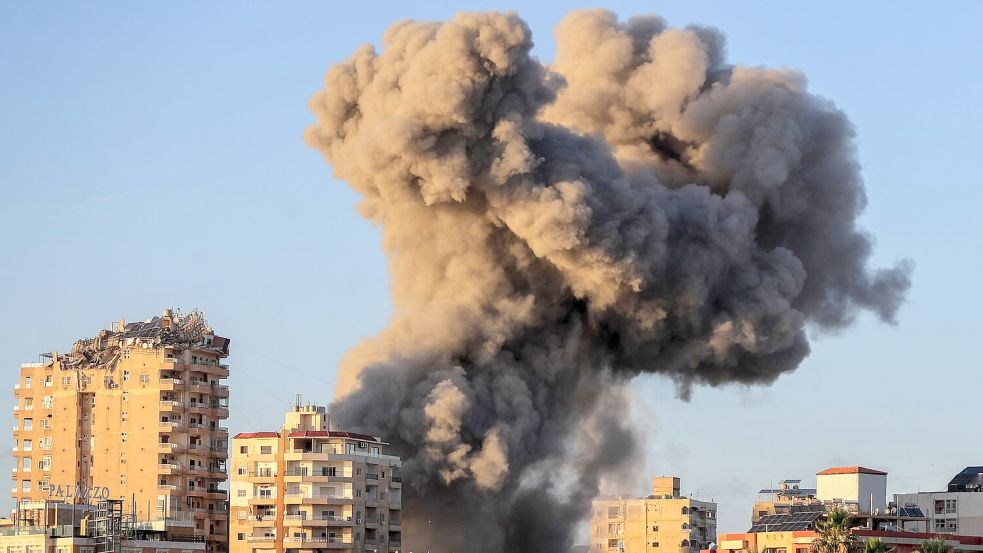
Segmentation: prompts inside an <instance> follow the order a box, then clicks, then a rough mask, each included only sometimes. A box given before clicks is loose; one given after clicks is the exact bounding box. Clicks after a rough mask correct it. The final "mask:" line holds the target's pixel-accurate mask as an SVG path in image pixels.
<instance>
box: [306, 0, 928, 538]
mask: <svg viewBox="0 0 983 553" xmlns="http://www.w3.org/2000/svg"><path fill="white" fill-rule="evenodd" d="M557 46H558V48H557V62H556V65H555V66H554V67H552V68H549V67H544V66H543V65H542V64H541V63H540V62H539V61H537V60H536V59H534V58H532V57H530V50H531V48H532V39H531V35H530V32H529V29H528V28H527V27H526V25H525V23H524V22H523V21H522V20H521V19H519V18H518V17H517V16H515V15H512V14H498V13H489V14H461V15H458V16H456V17H455V18H454V19H453V20H452V21H450V22H446V23H419V22H403V23H398V24H396V25H394V26H393V27H392V28H390V29H389V31H387V32H386V34H385V37H384V39H383V46H382V49H381V50H382V51H381V52H376V51H375V50H374V49H373V48H372V47H371V46H365V47H363V48H361V49H360V50H359V51H358V52H356V53H355V55H353V56H352V58H351V59H349V60H347V61H345V62H342V63H340V64H338V65H335V66H334V67H332V68H331V69H330V70H329V71H328V74H327V78H326V83H325V89H324V90H323V91H322V92H319V93H318V94H317V95H315V97H314V99H313V101H312V103H311V105H312V109H313V110H314V112H315V114H316V115H317V122H316V123H315V124H314V125H313V126H312V127H311V128H310V129H309V130H308V134H307V139H308V142H309V143H310V144H311V145H312V146H314V147H316V148H317V149H319V150H320V151H321V152H323V153H324V155H325V157H326V158H327V160H328V161H329V163H331V165H332V166H333V167H334V170H335V174H336V175H337V176H338V178H340V179H343V180H345V181H347V182H348V183H349V184H350V185H351V186H352V188H353V189H355V190H356V191H357V192H359V193H360V194H361V195H362V197H363V200H362V202H361V204H360V210H361V212H362V213H363V214H364V215H365V216H366V217H368V218H370V219H371V220H372V221H374V222H377V223H378V224H379V225H380V226H381V227H382V232H383V247H384V249H385V251H386V253H387V255H388V256H389V259H390V276H391V292H392V297H393V303H394V307H395V313H394V314H393V317H392V321H391V322H390V325H389V327H388V328H387V329H386V330H384V331H383V332H382V333H381V334H380V335H378V336H376V337H375V338H372V339H371V340H367V341H365V342H364V343H362V344H360V345H359V346H358V347H356V348H355V349H354V350H353V351H352V352H350V354H349V355H348V357H347V358H346V359H345V361H344V363H343V366H342V367H341V371H342V376H341V379H340V380H341V381H340V383H339V398H338V400H337V401H336V403H335V405H334V406H333V410H334V420H335V421H336V423H337V424H339V425H344V426H345V427H347V428H350V429H354V430H362V431H368V432H372V433H375V434H378V435H382V436H386V437H387V438H389V439H390V440H391V441H392V442H393V444H394V446H395V447H396V448H397V450H398V451H399V452H400V454H401V455H403V456H404V458H405V477H404V482H406V487H407V491H406V493H405V497H406V499H405V502H404V513H405V515H404V532H405V534H406V538H405V539H404V542H405V543H404V548H406V549H407V550H410V549H412V550H425V549H427V548H429V549H430V550H432V551H441V552H443V551H458V552H469V553H471V552H473V553H503V552H508V553H525V552H537V553H553V552H564V553H565V552H566V551H567V549H568V547H569V545H570V541H571V531H572V528H573V527H574V525H575V524H577V523H578V522H579V520H580V519H581V518H582V517H583V516H584V515H585V513H586V512H587V510H588V509H589V500H590V499H591V498H592V497H593V496H594V494H596V492H597V490H598V486H599V482H600V480H601V478H602V477H604V476H605V475H607V474H609V473H611V472H613V471H617V470H619V469H622V468H624V467H625V466H626V465H627V464H630V463H631V461H632V460H633V458H634V456H635V454H636V452H635V448H634V446H633V444H634V439H633V436H632V433H631V431H630V429H629V428H627V427H626V423H625V420H626V416H625V410H626V407H625V400H624V397H623V386H624V385H626V383H628V382H629V381H630V380H631V378H632V377H634V376H636V375H638V374H640V373H658V374H663V375H666V376H668V377H669V378H671V379H673V380H674V381H675V382H676V384H677V385H678V386H679V389H680V391H681V393H682V394H683V395H686V394H688V391H689V389H690V387H691V386H692V385H693V384H710V385H719V384H726V383H744V384H758V383H762V384H767V383H769V382H772V381H773V380H775V379H776V378H777V377H778V376H779V375H781V374H782V373H784V372H788V371H791V370H794V369H795V368H796V367H797V366H798V364H799V363H800V362H801V361H802V359H803V358H804V357H805V356H806V355H807V354H808V352H809V344H808V341H807V339H806V333H805V328H806V326H807V325H809V324H813V325H816V326H817V327H819V328H825V329H836V328H841V327H843V326H844V325H846V324H848V323H849V322H850V321H851V320H852V318H853V317H854V314H855V312H856V311H857V309H858V308H863V309H869V310H871V311H873V312H874V313H876V314H877V315H878V316H879V317H881V318H882V319H884V320H885V321H889V322H890V321H893V319H894V316H895V314H896V312H897V310H898V307H899V305H900V304H901V303H902V301H903V298H904V294H905V291H906V290H907V288H908V286H909V272H910V268H909V267H908V264H907V263H902V264H901V265H900V266H898V267H896V268H893V269H882V270H878V271H873V272H871V271H868V269H867V262H868V259H869V257H870V254H871V242H870V239H869V238H868V237H867V236H866V235H865V234H864V233H863V232H862V231H861V230H860V229H858V228H857V226H856V219H857V217H858V215H859V214H860V212H861V211H862V209H863V207H864V203H865V197H864V188H863V182H862V180H861V177H860V172H859V167H858V163H857V160H856V151H855V146H854V144H853V130H852V127H851V125H850V123H849V121H848V120H847V118H846V117H845V116H844V115H843V114H842V113H841V112H839V111H838V110H836V108H835V107H834V106H833V105H832V104H831V103H830V102H828V101H826V100H824V99H821V98H818V97H816V96H814V95H811V94H809V93H808V92H807V91H806V85H805V79H804V77H803V76H802V75H800V74H798V73H795V72H791V71H786V70H770V69H760V68H748V67H733V66H730V65H727V64H726V62H725V61H724V55H723V49H724V40H723V37H722V36H721V35H720V34H719V33H718V32H717V31H716V30H713V29H708V28H702V27H690V28H686V29H672V28H667V27H666V26H665V25H664V23H663V22H662V21H661V20H660V19H658V18H655V17H646V18H637V19H632V20H630V21H629V22H628V23H626V24H624V23H619V22H618V21H617V20H616V18H615V16H614V15H612V14H610V13H608V12H603V11H585V12H575V13H573V14H571V15H570V16H568V17H567V18H566V19H565V20H564V21H563V22H562V23H561V24H560V26H559V29H558V32H557ZM428 521H429V522H428Z"/></svg>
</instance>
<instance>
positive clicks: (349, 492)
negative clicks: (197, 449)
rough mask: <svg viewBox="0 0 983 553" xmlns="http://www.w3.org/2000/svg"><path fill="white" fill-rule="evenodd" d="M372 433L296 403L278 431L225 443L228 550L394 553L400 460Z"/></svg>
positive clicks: (396, 548) (397, 544)
mask: <svg viewBox="0 0 983 553" xmlns="http://www.w3.org/2000/svg"><path fill="white" fill-rule="evenodd" d="M386 446H387V444H386V443H385V442H383V441H382V440H380V439H379V438H376V437H374V436H369V435H366V434H355V433H352V432H341V431H335V430H330V429H329V423H328V414H327V412H326V410H325V408H324V407H319V406H314V405H306V406H304V405H299V404H298V405H297V406H296V407H295V408H294V409H293V410H292V411H290V412H288V413H287V414H286V422H285V423H284V425H283V427H282V428H281V429H280V431H279V432H252V433H246V434H237V435H236V436H235V437H234V438H233V439H232V467H231V468H232V476H231V479H232V481H231V484H230V494H231V498H230V500H229V501H230V506H231V509H230V539H231V542H230V551H231V553H274V552H276V553H299V552H314V551H319V550H325V549H328V550H331V551H349V552H353V553H354V552H365V551H373V552H378V553H387V552H388V553H394V552H398V551H400V550H401V549H400V548H401V541H402V540H401V538H400V536H401V526H400V508H401V496H402V490H401V488H402V484H401V478H400V464H401V463H400V460H399V458H398V457H394V456H391V455H386V454H385V453H386Z"/></svg>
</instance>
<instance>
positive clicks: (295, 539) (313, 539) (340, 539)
mask: <svg viewBox="0 0 983 553" xmlns="http://www.w3.org/2000/svg"><path fill="white" fill-rule="evenodd" d="M283 541H286V542H291V543H352V537H351V536H335V537H324V536H287V537H285V538H283Z"/></svg>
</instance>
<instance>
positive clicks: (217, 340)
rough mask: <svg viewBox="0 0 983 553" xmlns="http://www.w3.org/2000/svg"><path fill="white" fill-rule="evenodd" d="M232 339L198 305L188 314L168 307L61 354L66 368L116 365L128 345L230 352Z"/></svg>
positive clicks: (115, 326) (82, 342) (63, 366)
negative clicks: (217, 333)
mask: <svg viewBox="0 0 983 553" xmlns="http://www.w3.org/2000/svg"><path fill="white" fill-rule="evenodd" d="M228 345H229V340H228V339H227V338H222V337H220V336H215V334H214V332H213V331H212V329H211V327H209V326H208V322H207V321H206V320H205V316H204V314H203V313H202V312H201V311H199V310H197V309H195V310H193V311H191V312H190V313H188V314H186V315H182V314H181V313H180V312H179V311H172V310H170V309H165V310H164V311H163V313H162V315H161V316H160V317H153V318H151V319H147V320H145V321H142V322H131V323H126V322H125V321H119V322H117V323H113V325H112V329H111V330H106V329H104V330H101V331H99V333H98V334H97V335H95V336H94V337H92V338H86V339H82V340H77V341H76V342H75V343H74V344H73V345H72V350H71V352H69V353H67V354H63V355H61V356H59V355H58V353H57V352H55V353H53V354H45V355H46V356H49V357H52V358H54V357H58V358H59V360H60V361H61V368H62V369H64V370H76V369H88V368H105V369H113V368H115V366H116V363H117V362H118V361H119V358H120V355H121V353H122V348H123V347H124V346H130V347H143V348H154V349H156V348H160V347H164V346H184V347H190V346H194V347H200V348H206V349H213V350H215V351H217V352H219V353H228Z"/></svg>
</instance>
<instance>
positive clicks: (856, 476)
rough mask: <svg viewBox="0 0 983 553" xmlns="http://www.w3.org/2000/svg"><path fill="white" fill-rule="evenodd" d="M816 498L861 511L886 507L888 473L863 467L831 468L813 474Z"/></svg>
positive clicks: (884, 509) (876, 510) (884, 508)
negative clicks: (814, 475)
mask: <svg viewBox="0 0 983 553" xmlns="http://www.w3.org/2000/svg"><path fill="white" fill-rule="evenodd" d="M816 498H817V499H819V500H820V501H822V502H823V503H834V504H841V505H843V506H844V507H845V508H846V509H847V510H849V511H853V512H860V513H883V512H886V509H887V473H886V472H882V471H879V470H874V469H869V468H866V467H833V468H828V469H826V470H824V471H820V472H817V473H816Z"/></svg>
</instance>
